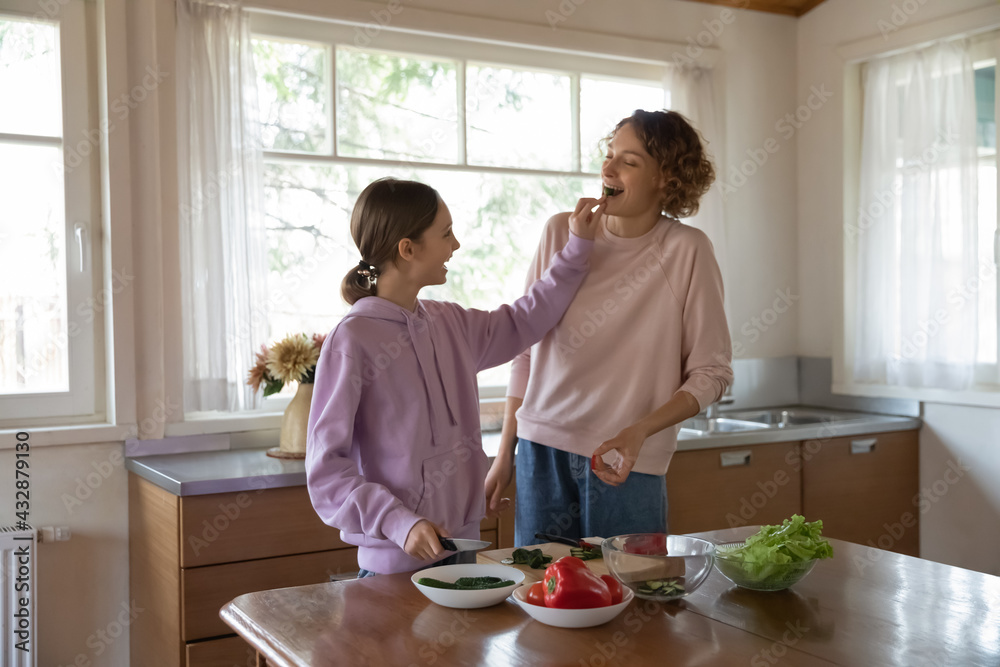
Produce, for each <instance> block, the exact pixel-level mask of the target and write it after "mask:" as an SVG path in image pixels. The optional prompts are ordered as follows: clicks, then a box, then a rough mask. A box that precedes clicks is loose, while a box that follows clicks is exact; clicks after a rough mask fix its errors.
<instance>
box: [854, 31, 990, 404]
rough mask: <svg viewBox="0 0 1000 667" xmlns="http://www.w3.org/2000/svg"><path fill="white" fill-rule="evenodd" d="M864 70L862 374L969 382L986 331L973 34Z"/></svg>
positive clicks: (871, 379)
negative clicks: (970, 293) (977, 294)
mask: <svg viewBox="0 0 1000 667" xmlns="http://www.w3.org/2000/svg"><path fill="white" fill-rule="evenodd" d="M863 77H864V116H863V125H862V155H861V184H860V198H859V203H860V207H859V210H858V215H857V219H856V224H855V225H848V228H847V230H846V233H847V235H848V237H849V238H853V239H854V241H855V243H856V247H857V297H856V304H857V308H856V309H855V318H856V321H855V322H856V325H855V344H854V355H855V357H854V379H855V381H856V382H860V383H874V384H882V385H894V386H904V387H935V388H942V389H951V390H962V389H967V388H969V387H970V386H971V385H972V384H973V378H974V368H975V360H976V344H977V332H978V326H977V324H978V322H977V319H978V317H977V316H978V313H977V310H978V308H977V305H976V299H975V298H972V299H964V302H963V299H961V298H960V296H959V295H960V294H962V291H963V289H964V288H965V286H967V285H971V286H975V284H976V281H977V275H978V271H979V267H978V265H977V263H978V250H977V238H976V235H977V190H976V178H977V171H976V170H977V165H976V112H975V91H974V85H975V81H974V74H973V67H972V62H971V60H970V58H969V54H968V48H967V44H966V42H965V41H963V40H956V41H951V42H945V43H939V44H935V45H932V46H930V47H928V48H925V49H921V50H919V51H914V52H909V53H904V54H901V55H896V56H892V57H887V58H881V59H877V60H873V61H871V62H870V63H868V64H867V66H866V71H865V72H864V74H863Z"/></svg>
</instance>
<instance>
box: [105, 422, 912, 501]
mask: <svg viewBox="0 0 1000 667" xmlns="http://www.w3.org/2000/svg"><path fill="white" fill-rule="evenodd" d="M809 410H810V412H820V413H825V414H826V415H828V416H829V418H830V419H829V420H828V421H824V422H822V423H819V424H811V425H802V426H787V427H771V428H766V429H761V430H756V431H743V432H737V433H708V434H705V435H690V434H688V433H685V432H681V433H680V435H679V436H678V439H677V449H678V451H686V450H696V449H713V448H719V447H742V446H747V445H758V444H763V443H772V442H791V441H796V440H824V439H830V438H840V437H849V436H852V435H863V434H868V433H887V432H890V431H907V430H913V429H917V428H920V424H921V422H920V420H919V419H914V418H910V417H892V416H886V415H874V414H867V413H851V412H844V411H839V410H819V409H816V408H809ZM720 416H721V417H725V416H726V413H725V412H723V413H721V414H720ZM499 442H500V434H499V433H495V432H494V433H484V434H483V449H484V450H485V451H486V453H487V455H489V456H490V457H492V456H495V455H496V452H497V449H498V447H499ZM265 451H266V450H265V449H230V450H221V451H214V452H191V453H186V454H162V455H156V456H143V457H138V458H128V459H126V460H125V467H126V469H128V470H129V471H130V472H133V473H135V474H137V475H139V476H140V477H143V478H145V479H147V480H149V481H150V482H152V483H154V484H156V485H157V486H159V487H160V488H162V489H164V490H166V491H168V492H170V493H173V494H174V495H177V496H197V495H203V494H208V493H228V492H234V491H249V490H257V489H265V488H279V487H283V486H301V485H304V484H305V483H306V471H305V462H304V461H290V460H283V459H275V458H271V457H269V456H267V455H266V454H265Z"/></svg>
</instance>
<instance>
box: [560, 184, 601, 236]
mask: <svg viewBox="0 0 1000 667" xmlns="http://www.w3.org/2000/svg"><path fill="white" fill-rule="evenodd" d="M607 203H608V198H607V197H605V196H604V195H601V198H600V199H591V198H590V197H582V198H581V199H580V201H578V202H577V203H576V210H575V211H573V212H572V213H570V216H569V229H570V231H571V232H573V233H574V234H576V235H577V236H579V237H580V238H581V239H593V238H594V235H595V234H596V233H597V225H598V223H600V221H601V216H602V215H604V207H605V206H606V205H607ZM595 206H596V207H597V210H594V207H595Z"/></svg>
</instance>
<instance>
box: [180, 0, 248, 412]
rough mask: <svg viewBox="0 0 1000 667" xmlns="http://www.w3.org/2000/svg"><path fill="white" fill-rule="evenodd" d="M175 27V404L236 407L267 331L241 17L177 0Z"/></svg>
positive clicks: (236, 9)
mask: <svg viewBox="0 0 1000 667" xmlns="http://www.w3.org/2000/svg"><path fill="white" fill-rule="evenodd" d="M177 35H178V40H177V60H178V105H177V106H178V108H177V110H178V164H179V165H180V167H179V172H180V173H179V197H180V202H179V208H180V245H181V274H182V281H183V284H182V307H183V310H182V313H183V318H184V319H183V332H184V334H183V335H184V409H185V412H194V411H204V410H224V411H238V410H246V409H248V408H251V407H254V406H255V405H256V401H257V400H259V399H258V398H257V397H256V396H255V395H254V393H253V392H252V391H251V389H250V388H249V387H248V386H246V384H245V379H246V376H247V372H248V370H249V369H250V367H251V366H252V365H253V361H254V352H255V350H257V349H259V346H260V345H261V344H262V343H264V342H266V341H265V336H266V335H267V327H266V321H267V318H266V312H265V310H264V305H265V298H266V296H265V294H266V274H265V270H266V244H265V238H264V225H263V216H262V205H261V202H262V191H261V172H262V170H263V155H262V152H261V141H260V129H259V124H258V122H257V113H258V110H257V97H256V75H255V73H254V67H253V54H252V50H251V42H250V30H249V18H248V17H247V15H246V13H245V12H244V11H243V9H242V7H241V5H240V4H239V3H238V2H237V3H224V4H220V3H218V2H215V1H214V0H213V1H211V2H203V1H201V0H178V2H177Z"/></svg>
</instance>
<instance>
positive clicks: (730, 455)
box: [719, 449, 751, 468]
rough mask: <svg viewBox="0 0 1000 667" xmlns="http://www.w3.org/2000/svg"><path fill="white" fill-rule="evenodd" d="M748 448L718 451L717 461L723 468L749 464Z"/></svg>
mask: <svg viewBox="0 0 1000 667" xmlns="http://www.w3.org/2000/svg"><path fill="white" fill-rule="evenodd" d="M750 455H751V454H750V450H749V449H747V450H744V451H742V452H720V453H719V462H720V463H721V464H722V467H723V468H735V467H737V466H748V465H750Z"/></svg>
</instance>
